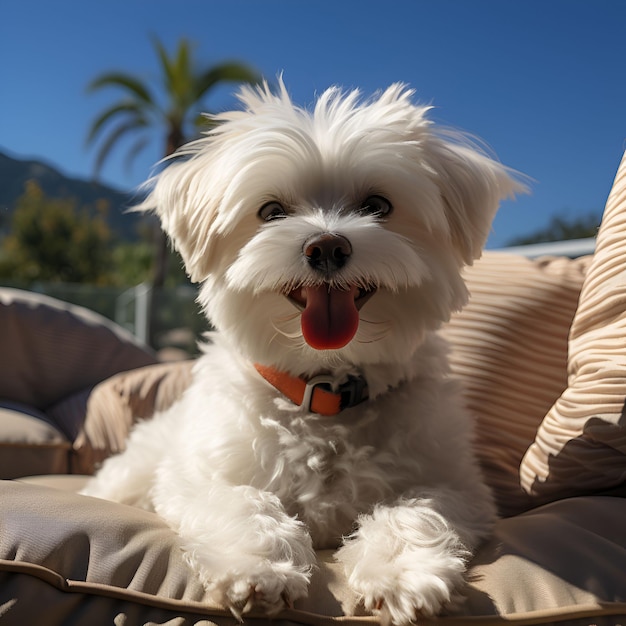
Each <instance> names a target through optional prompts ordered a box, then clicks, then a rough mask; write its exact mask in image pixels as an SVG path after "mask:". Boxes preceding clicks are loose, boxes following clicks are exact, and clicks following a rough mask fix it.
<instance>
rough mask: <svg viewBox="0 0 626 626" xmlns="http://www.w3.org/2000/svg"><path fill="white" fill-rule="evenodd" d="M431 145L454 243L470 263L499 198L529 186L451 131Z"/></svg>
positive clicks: (430, 154) (479, 248) (430, 156)
mask: <svg viewBox="0 0 626 626" xmlns="http://www.w3.org/2000/svg"><path fill="white" fill-rule="evenodd" d="M428 148H429V149H428V153H427V159H428V161H429V164H430V166H431V168H432V170H433V172H434V174H435V182H436V183H437V185H438V186H439V190H440V194H441V197H442V199H443V202H444V205H445V210H446V217H447V220H448V224H449V226H450V233H451V236H452V240H453V243H454V245H455V247H456V249H457V250H458V251H459V253H460V255H461V259H462V261H463V262H464V263H466V264H468V265H471V264H472V263H473V261H474V260H476V259H478V258H479V257H480V255H481V252H482V249H483V247H484V245H485V243H486V242H487V237H488V236H489V232H490V229H491V223H492V220H493V218H494V216H495V214H496V211H497V209H498V206H499V204H500V201H501V200H504V199H505V198H510V197H513V196H514V195H515V194H518V193H525V192H527V188H526V186H525V185H524V184H523V183H522V182H521V177H520V176H519V175H518V174H516V173H515V172H514V171H513V170H511V169H509V168H507V167H505V166H504V165H502V164H501V163H499V162H498V161H495V160H493V159H491V158H489V157H488V156H487V155H485V154H484V153H483V152H482V151H481V150H480V149H478V148H477V147H475V146H472V145H471V144H470V143H469V142H465V141H463V140H461V139H460V138H459V137H456V136H454V135H453V134H452V133H450V134H449V136H446V135H445V134H444V135H435V136H432V137H431V141H430V142H429V146H428Z"/></svg>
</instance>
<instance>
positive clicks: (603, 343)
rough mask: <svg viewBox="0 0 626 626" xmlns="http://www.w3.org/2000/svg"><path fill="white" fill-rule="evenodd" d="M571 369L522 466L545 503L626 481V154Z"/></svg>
mask: <svg viewBox="0 0 626 626" xmlns="http://www.w3.org/2000/svg"><path fill="white" fill-rule="evenodd" d="M568 375H569V378H568V385H567V388H566V389H565V390H564V391H563V393H562V394H561V396H560V397H559V398H558V399H557V400H556V402H555V403H554V405H553V406H552V408H551V409H550V410H549V411H548V412H547V415H546V416H545V418H544V420H543V421H542V423H541V425H540V427H539V429H538V432H537V435H536V438H535V440H534V442H533V444H532V445H531V446H530V448H529V450H528V452H527V454H526V455H525V456H524V459H523V461H522V465H521V478H522V485H523V487H524V489H525V490H526V491H527V492H528V493H529V494H530V495H531V496H532V497H533V498H534V500H535V501H537V502H545V501H548V500H553V499H556V498H562V497H567V496H569V495H573V494H583V493H597V492H598V491H602V490H605V489H608V488H612V487H615V486H617V485H620V484H623V483H626V405H625V402H626V155H625V156H624V158H623V159H622V162H621V165H620V167H619V169H618V172H617V175H616V178H615V182H614V185H613V188H612V190H611V193H610V195H609V198H608V200H607V204H606V208H605V211H604V216H603V218H602V224H601V226H600V230H599V233H598V237H597V243H596V251H595V254H594V256H593V260H592V261H591V264H590V267H589V270H588V273H587V275H586V277H585V282H584V284H583V288H582V292H581V295H580V303H579V305H578V310H577V311H576V315H575V317H574V321H573V323H572V328H571V334H570V338H569V359H568Z"/></svg>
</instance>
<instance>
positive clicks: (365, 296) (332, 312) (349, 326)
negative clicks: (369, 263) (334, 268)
mask: <svg viewBox="0 0 626 626" xmlns="http://www.w3.org/2000/svg"><path fill="white" fill-rule="evenodd" d="M375 292H376V289H375V288H374V287H371V288H362V287H356V286H354V287H351V288H349V289H339V288H337V287H332V286H330V285H329V284H326V283H324V284H321V285H314V286H300V287H297V288H296V289H292V290H291V291H290V292H289V293H288V294H287V297H288V298H289V300H291V302H292V303H293V304H295V305H296V306H297V307H298V308H299V309H300V310H301V311H302V317H301V325H302V335H303V336H304V340H305V341H306V342H307V343H308V344H309V345H310V346H311V347H312V348H315V349H316V350H337V349H339V348H343V347H344V346H346V345H347V344H348V343H350V341H351V340H352V338H353V337H354V335H356V332H357V330H358V328H359V311H360V310H361V307H362V306H363V305H364V304H365V303H366V302H367V301H368V300H369V299H370V298H371V297H372V296H373V295H374V293H375Z"/></svg>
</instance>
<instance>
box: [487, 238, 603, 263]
mask: <svg viewBox="0 0 626 626" xmlns="http://www.w3.org/2000/svg"><path fill="white" fill-rule="evenodd" d="M595 247H596V240H595V238H593V237H591V238H589V239H570V240H567V241H550V242H547V243H533V244H529V245H527V246H511V247H510V248H497V249H494V250H493V252H506V253H507V254H520V255H522V256H525V257H528V258H529V259H535V258H537V257H540V256H566V257H569V258H571V259H575V258H576V257H579V256H585V255H587V254H593V252H594V250H595Z"/></svg>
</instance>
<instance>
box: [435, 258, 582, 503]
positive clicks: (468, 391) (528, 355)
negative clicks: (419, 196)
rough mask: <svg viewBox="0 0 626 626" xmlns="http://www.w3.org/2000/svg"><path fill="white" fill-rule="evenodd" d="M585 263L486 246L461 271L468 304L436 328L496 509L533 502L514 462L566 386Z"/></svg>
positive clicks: (517, 463) (519, 459) (519, 458)
mask: <svg viewBox="0 0 626 626" xmlns="http://www.w3.org/2000/svg"><path fill="white" fill-rule="evenodd" d="M589 262H590V259H589V258H588V257H587V258H581V259H575V260H570V259H566V258H542V259H537V260H531V259H526V258H524V257H521V256H515V255H510V254H502V253H497V252H486V253H485V254H484V255H483V258H482V259H481V260H480V261H478V262H477V263H476V264H475V265H474V266H473V267H471V268H469V269H468V270H467V272H466V279H467V283H468V287H469V290H470V293H471V297H470V301H469V303H468V305H467V306H466V307H465V309H464V310H463V311H462V312H461V313H459V314H456V315H454V316H453V318H452V320H451V322H450V323H449V324H448V325H447V326H446V327H445V328H444V329H443V331H442V332H443V334H444V336H445V337H446V338H447V339H448V340H449V341H450V342H451V346H452V353H451V365H452V370H453V373H454V375H456V376H458V377H459V378H460V379H461V380H462V382H463V384H464V387H465V395H466V401H467V404H468V406H469V408H470V410H471V411H472V412H473V414H474V416H475V418H476V448H477V452H478V455H479V458H480V461H481V463H482V466H483V469H484V473H485V478H486V480H487V482H488V483H489V484H490V485H491V487H492V488H493V490H494V493H495V496H496V500H497V504H498V507H499V510H500V512H501V513H502V514H503V515H511V514H513V513H517V512H519V511H522V510H525V509H527V508H529V507H530V506H531V505H532V504H533V502H532V500H531V499H530V498H529V497H528V496H527V494H525V493H524V492H523V491H522V489H521V487H520V484H519V464H520V461H521V459H522V457H523V455H524V453H525V452H526V450H527V448H528V446H529V445H530V444H531V443H532V442H533V440H534V438H535V434H536V431H537V427H538V426H539V424H540V423H541V420H542V419H543V417H544V416H545V414H546V412H547V411H548V409H549V408H550V406H552V404H553V403H554V401H555V400H556V399H557V398H558V397H559V395H560V394H561V393H562V391H563V389H565V387H566V386H567V377H566V365H567V336H568V332H569V327H570V324H571V321H572V318H573V316H574V313H575V311H576V306H577V303H578V297H579V293H580V289H581V286H582V283H583V279H584V276H585V272H586V269H587V267H588V265H589Z"/></svg>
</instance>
